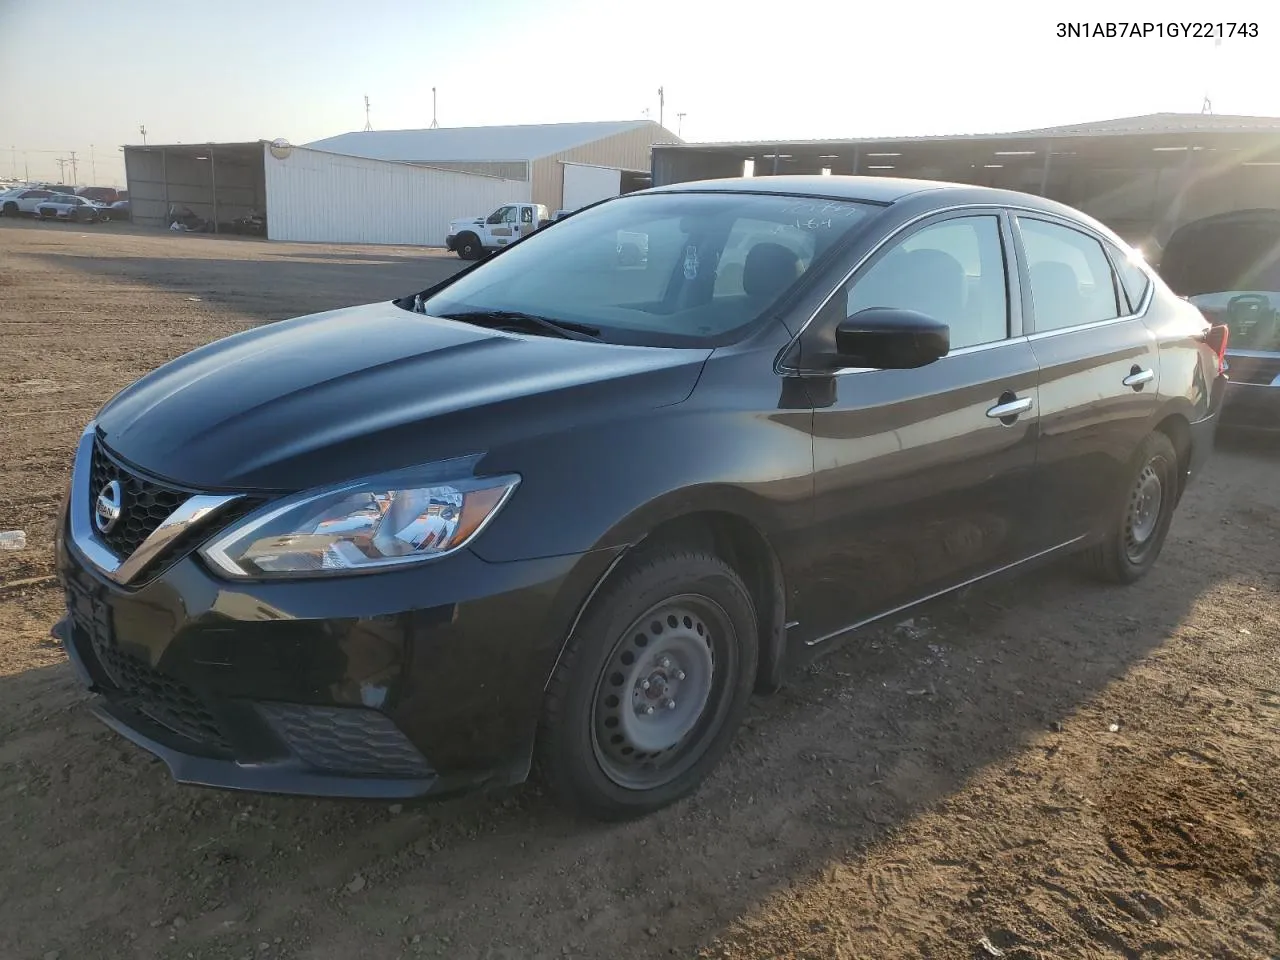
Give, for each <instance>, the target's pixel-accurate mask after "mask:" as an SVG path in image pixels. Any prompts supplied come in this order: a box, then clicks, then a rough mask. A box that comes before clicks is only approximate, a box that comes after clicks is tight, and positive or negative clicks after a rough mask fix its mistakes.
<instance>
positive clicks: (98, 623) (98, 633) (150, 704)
mask: <svg viewBox="0 0 1280 960" xmlns="http://www.w3.org/2000/svg"><path fill="white" fill-rule="evenodd" d="M66 583H67V589H68V594H69V597H68V598H69V600H70V603H69V605H68V606H69V608H70V609H69V612H70V614H71V620H72V623H73V625H74V626H75V628H76V629H78V630H79V631H81V632H83V634H84V635H85V636H87V637H88V639H89V643H90V646H91V647H92V648H93V655H94V658H95V659H96V660H97V662H98V666H99V668H100V670H99V671H97V672H99V673H100V674H102V675H103V676H104V677H105V678H106V680H107V681H108V683H109V684H110V689H104V690H103V694H104V696H106V697H107V699H108V700H112V701H114V702H117V703H120V704H121V705H122V706H125V707H128V708H129V709H131V710H134V711H136V712H138V713H141V714H143V715H145V716H147V717H149V718H150V719H152V720H153V721H155V722H156V723H158V724H160V725H161V726H163V727H165V728H166V729H168V730H170V731H172V732H173V733H176V734H178V735H179V736H181V737H185V738H186V739H188V740H192V741H194V742H195V743H197V744H201V745H203V746H204V747H206V748H209V749H212V750H214V751H217V752H219V753H223V754H230V753H231V745H230V743H228V742H227V739H226V737H225V735H224V734H223V732H222V728H221V727H220V726H219V724H218V721H217V719H216V718H215V717H214V716H213V714H212V713H211V712H210V711H209V708H208V707H207V706H205V704H204V702H203V701H202V700H201V699H200V697H199V695H197V694H196V692H195V691H194V690H192V689H191V688H190V687H188V686H187V685H186V684H185V683H182V682H181V681H180V680H175V679H174V678H173V677H170V676H168V675H166V674H163V673H161V672H160V671H159V670H156V669H155V668H154V667H152V666H151V665H150V664H149V663H147V662H146V661H144V660H141V659H139V658H137V657H135V656H133V655H132V654H129V653H126V652H125V651H124V650H122V649H121V648H120V646H119V644H118V643H117V642H116V638H115V630H114V629H113V626H112V623H111V608H110V607H109V606H108V605H107V603H106V601H105V600H103V599H102V598H101V597H100V596H99V595H97V593H98V592H97V590H96V589H95V588H93V587H89V586H86V585H85V584H83V583H80V582H79V581H78V580H77V579H76V577H74V576H68V577H67V580H66ZM84 653H85V651H84V650H83V648H81V654H82V655H83V654H84Z"/></svg>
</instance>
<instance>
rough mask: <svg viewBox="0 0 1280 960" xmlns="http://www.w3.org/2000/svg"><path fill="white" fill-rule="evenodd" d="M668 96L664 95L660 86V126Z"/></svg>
mask: <svg viewBox="0 0 1280 960" xmlns="http://www.w3.org/2000/svg"><path fill="white" fill-rule="evenodd" d="M666 104H667V101H666V97H665V96H664V95H663V92H662V88H661V87H659V88H658V126H662V114H663V110H664V109H665V108H666Z"/></svg>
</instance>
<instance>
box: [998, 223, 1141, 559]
mask: <svg viewBox="0 0 1280 960" xmlns="http://www.w3.org/2000/svg"><path fill="white" fill-rule="evenodd" d="M1015 225H1016V228H1017V230H1016V232H1017V235H1018V238H1019V241H1020V247H1021V250H1020V253H1021V257H1020V259H1021V260H1022V264H1021V270H1022V273H1023V275H1024V276H1025V278H1026V284H1025V290H1026V294H1024V297H1025V299H1026V303H1025V304H1024V306H1025V308H1026V316H1027V326H1028V331H1029V333H1030V334H1031V336H1030V341H1031V347H1032V349H1033V350H1034V351H1035V355H1036V360H1037V361H1038V363H1039V364H1040V370H1041V377H1040V451H1039V462H1038V474H1039V476H1038V479H1037V488H1038V489H1039V491H1040V496H1041V497H1042V498H1043V502H1044V504H1045V510H1044V517H1045V520H1046V521H1047V522H1049V523H1050V524H1051V525H1052V526H1051V531H1050V533H1051V536H1052V537H1054V538H1055V539H1057V540H1059V541H1066V540H1070V539H1074V538H1077V537H1083V536H1085V535H1087V534H1088V533H1090V532H1091V531H1094V530H1099V529H1101V528H1102V524H1103V523H1104V522H1106V520H1107V519H1109V518H1108V517H1107V511H1109V510H1110V509H1111V508H1114V507H1117V506H1118V503H1119V501H1118V499H1117V498H1118V497H1120V496H1122V495H1123V493H1124V490H1123V487H1124V486H1125V485H1126V483H1127V481H1128V479H1129V477H1128V473H1129V461H1130V458H1131V457H1132V456H1133V453H1134V451H1135V450H1136V449H1137V447H1138V444H1139V443H1141V442H1142V439H1143V438H1144V437H1145V436H1146V435H1147V434H1148V433H1149V432H1150V431H1151V430H1152V429H1153V427H1154V423H1153V418H1154V416H1155V414H1156V413H1157V411H1158V409H1159V405H1160V401H1159V397H1158V396H1157V392H1158V390H1159V386H1160V350H1159V346H1158V344H1157V342H1156V337H1155V334H1154V333H1153V332H1152V330H1151V329H1150V328H1148V327H1147V325H1146V324H1145V323H1144V322H1143V320H1142V319H1141V317H1140V316H1139V315H1138V314H1139V312H1140V310H1141V309H1142V307H1143V305H1144V304H1145V302H1146V301H1147V300H1149V294H1148V293H1147V291H1146V290H1145V289H1142V290H1140V291H1139V292H1140V293H1141V295H1142V300H1141V301H1140V302H1139V303H1138V304H1136V305H1135V306H1133V307H1130V306H1129V303H1128V297H1127V294H1126V291H1125V288H1124V287H1123V286H1122V285H1121V283H1120V281H1119V279H1118V278H1117V277H1116V276H1115V272H1114V270H1113V268H1112V265H1111V262H1110V260H1109V259H1108V257H1107V254H1106V252H1105V251H1104V247H1103V244H1102V243H1101V242H1100V241H1099V239H1098V238H1096V237H1094V236H1092V235H1091V234H1089V233H1086V232H1084V231H1082V230H1079V229H1077V228H1076V227H1074V226H1069V225H1067V224H1066V223H1065V222H1062V221H1057V220H1053V219H1051V218H1048V217H1042V216H1040V215H1036V216H1031V215H1020V216H1018V217H1017V218H1016V221H1015Z"/></svg>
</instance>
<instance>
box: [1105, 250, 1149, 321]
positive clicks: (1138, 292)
mask: <svg viewBox="0 0 1280 960" xmlns="http://www.w3.org/2000/svg"><path fill="white" fill-rule="evenodd" d="M1107 252H1108V253H1110V254H1111V260H1112V262H1113V263H1114V264H1115V267H1116V275H1117V276H1118V277H1119V278H1120V286H1121V287H1122V288H1123V290H1124V295H1125V297H1126V298H1127V299H1128V301H1129V310H1130V312H1132V313H1137V312H1138V310H1139V309H1140V308H1141V306H1142V300H1143V298H1144V297H1145V296H1146V295H1147V290H1148V289H1149V288H1150V287H1151V278H1150V277H1149V276H1147V272H1146V270H1144V269H1143V267H1142V265H1141V264H1140V263H1139V262H1138V260H1137V254H1129V253H1126V252H1125V251H1123V250H1121V249H1120V248H1119V247H1117V246H1115V245H1114V244H1107Z"/></svg>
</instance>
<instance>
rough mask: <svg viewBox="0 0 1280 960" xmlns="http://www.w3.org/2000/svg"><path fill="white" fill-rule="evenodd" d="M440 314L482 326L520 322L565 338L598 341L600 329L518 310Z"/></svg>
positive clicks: (447, 317) (448, 318)
mask: <svg viewBox="0 0 1280 960" xmlns="http://www.w3.org/2000/svg"><path fill="white" fill-rule="evenodd" d="M440 316H441V317H443V318H444V319H445V320H459V321H461V322H462V323H474V324H476V325H477V326H482V327H487V326H496V325H498V324H501V323H504V322H508V323H511V322H513V323H522V324H524V325H525V326H527V327H535V328H537V329H539V330H548V331H550V332H552V333H554V334H556V335H557V336H561V337H564V338H565V339H566V340H588V341H591V342H592V343H599V342H600V331H599V330H597V329H596V328H595V327H588V326H587V325H586V324H582V323H573V322H571V321H569V320H551V319H549V318H547V317H539V316H537V315H536V314H532V313H521V312H520V311H519V310H464V311H461V312H459V313H442V314H440Z"/></svg>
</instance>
